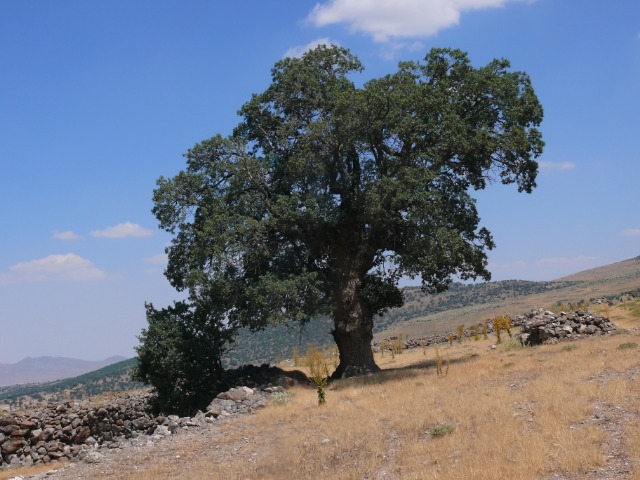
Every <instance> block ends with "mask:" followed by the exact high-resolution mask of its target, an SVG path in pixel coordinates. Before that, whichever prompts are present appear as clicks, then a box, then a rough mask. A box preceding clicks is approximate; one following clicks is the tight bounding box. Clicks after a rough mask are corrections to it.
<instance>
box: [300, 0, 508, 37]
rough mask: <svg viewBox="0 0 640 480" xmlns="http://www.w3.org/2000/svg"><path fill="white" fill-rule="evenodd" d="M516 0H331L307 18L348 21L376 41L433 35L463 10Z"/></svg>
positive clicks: (320, 21) (318, 22) (355, 30)
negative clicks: (400, 0) (399, 0)
mask: <svg viewBox="0 0 640 480" xmlns="http://www.w3.org/2000/svg"><path fill="white" fill-rule="evenodd" d="M510 1H517V0H430V1H427V0H403V1H402V2H398V1H397V0H329V1H327V2H324V3H318V4H316V6H315V7H314V9H313V10H312V11H311V13H310V14H309V15H308V17H307V20H308V21H309V22H310V23H312V24H313V25H315V26H318V27H324V26H327V25H333V24H338V23H345V24H347V25H348V28H349V30H350V31H351V32H353V33H364V34H367V35H370V36H371V37H372V38H373V40H374V41H376V42H388V41H391V40H393V39H400V38H420V37H426V36H433V35H435V34H437V33H438V32H439V31H441V30H443V29H445V28H448V27H452V26H455V25H457V24H458V23H459V22H460V16H461V14H462V13H463V12H465V11H469V10H480V9H485V8H497V7H502V6H504V5H505V4H506V3H508V2H510Z"/></svg>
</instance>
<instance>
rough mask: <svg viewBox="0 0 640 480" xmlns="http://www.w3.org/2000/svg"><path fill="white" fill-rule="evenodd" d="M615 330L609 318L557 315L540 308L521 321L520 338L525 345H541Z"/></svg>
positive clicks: (584, 313) (579, 313) (588, 315)
mask: <svg viewBox="0 0 640 480" xmlns="http://www.w3.org/2000/svg"><path fill="white" fill-rule="evenodd" d="M615 328H616V327H615V326H614V325H613V323H611V321H609V320H608V319H607V318H605V317H602V316H599V315H593V314H592V313H589V312H561V313H558V314H556V313H553V312H550V311H549V310H544V309H542V308H540V309H538V310H533V311H532V312H530V313H528V314H526V315H525V316H524V318H522V319H521V328H520V335H519V336H518V337H519V338H520V341H521V342H522V343H523V344H525V345H539V344H541V343H553V342H556V341H558V340H560V339H563V338H567V339H578V338H581V337H583V336H589V335H604V334H606V333H609V332H611V331H613V330H615Z"/></svg>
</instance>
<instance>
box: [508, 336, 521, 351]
mask: <svg viewBox="0 0 640 480" xmlns="http://www.w3.org/2000/svg"><path fill="white" fill-rule="evenodd" d="M522 348H524V345H523V344H522V342H521V341H520V340H516V339H514V338H510V339H509V340H507V341H506V342H504V350H505V352H509V351H511V350H520V349H522Z"/></svg>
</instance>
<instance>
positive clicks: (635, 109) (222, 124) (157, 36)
mask: <svg viewBox="0 0 640 480" xmlns="http://www.w3.org/2000/svg"><path fill="white" fill-rule="evenodd" d="M399 5H402V6H399ZM328 42H332V43H337V44H339V45H342V46H344V47H348V48H350V49H351V50H352V51H353V52H354V53H355V54H356V55H357V56H358V57H359V58H360V60H361V61H362V62H363V64H364V65H365V68H366V70H365V72H364V73H363V74H362V76H361V79H362V81H365V80H366V79H368V78H371V77H377V76H380V75H384V74H386V73H389V72H392V71H394V70H395V68H396V67H397V63H398V61H400V60H419V59H421V58H422V57H423V56H424V55H425V53H426V52H427V51H428V50H429V49H430V48H431V47H454V48H460V49H462V50H465V51H467V52H468V53H469V56H470V58H471V60H472V62H473V63H474V65H476V66H480V65H483V64H485V63H487V62H488V61H490V60H491V59H492V58H497V57H505V58H507V59H509V60H510V61H511V63H512V66H513V69H515V70H524V71H526V72H527V73H529V75H530V76H531V78H532V82H533V85H534V87H535V89H536V92H537V94H538V96H539V98H540V100H541V102H542V104H543V106H544V109H545V120H544V123H543V125H542V132H543V135H544V139H545V141H546V144H547V145H546V149H545V153H544V155H543V156H542V157H541V158H540V159H539V160H540V162H541V171H540V175H539V177H538V185H539V187H538V188H537V189H536V190H535V191H534V192H533V193H532V194H531V195H526V194H518V193H517V192H516V189H515V188H514V187H513V186H509V187H505V186H502V185H492V186H490V187H489V188H488V189H487V190H485V191H483V192H480V193H478V195H477V198H478V207H479V211H480V215H481V217H482V220H483V224H484V225H485V226H487V227H488V228H489V229H490V230H491V231H492V232H493V234H494V237H495V240H496V243H497V248H496V249H495V250H494V251H493V252H491V253H490V262H491V263H490V269H491V270H492V272H493V278H494V280H500V279H508V278H521V279H528V280H552V279H554V278H558V277H560V276H562V275H566V274H570V273H574V272H577V271H579V270H584V269H587V268H591V267H594V266H597V265H603V264H607V263H611V262H614V261H619V260H624V259H627V258H631V257H635V256H637V255H640V212H639V210H638V197H639V195H638V183H639V179H640V153H638V152H640V131H639V127H640V120H639V118H638V115H639V112H640V92H639V88H640V3H639V2H637V1H636V0H618V1H616V2H602V1H598V0H537V1H525V0H511V1H509V0H406V1H404V2H397V1H393V0H360V1H356V0H331V1H330V0H322V1H318V0H313V1H304V0H296V1H272V2H265V1H263V0H260V1H257V0H256V1H253V0H252V1H244V2H210V1H191V0H185V1H177V0H176V1H163V0H153V1H150V0H149V1H138V0H133V1H132V0H126V1H120V0H111V1H109V2H87V1H82V0H75V1H70V0H57V1H55V2H53V1H49V2H45V1H33V0H22V1H19V2H18V1H10V0H0V162H1V167H2V168H1V170H0V201H1V202H2V205H3V208H2V209H1V210H0V225H1V227H0V228H1V230H0V247H1V249H0V252H1V254H0V363H12V362H16V361H18V360H20V359H22V358H24V357H25V356H40V355H56V356H70V357H77V358H84V359H91V360H93V359H100V358H104V357H107V356H109V355H114V354H119V355H125V356H131V355H133V350H132V347H133V346H134V345H135V344H136V343H137V339H136V336H137V335H138V334H139V333H140V330H141V329H142V328H143V327H144V326H145V325H146V321H145V317H144V302H145V301H152V302H153V303H154V304H155V305H156V306H164V305H167V304H169V303H170V302H171V301H172V300H173V299H175V298H177V295H176V293H175V292H174V291H173V290H172V289H171V287H170V286H169V285H168V283H167V281H166V280H165V278H164V276H163V275H162V271H163V268H164V255H163V251H164V248H165V246H166V245H167V243H168V242H169V240H170V237H169V236H168V234H165V233H163V232H161V231H160V230H158V228H157V222H156V220H155V218H154V217H153V215H152V214H151V208H152V202H151V195H152V192H153V189H154V186H155V180H156V179H157V178H158V177H159V176H161V175H164V176H172V175H174V174H176V173H177V172H178V171H179V170H181V169H182V168H183V165H184V159H183V157H182V154H183V153H184V152H186V151H187V149H189V148H190V147H192V146H193V145H194V144H195V143H197V142H199V141H201V140H203V139H206V138H208V137H210V136H212V135H214V134H216V133H222V134H228V133H230V131H231V129H232V128H233V127H234V126H235V125H236V123H237V122H238V118H237V116H236V111H237V110H238V108H239V107H240V106H241V105H242V104H243V103H244V102H245V101H247V100H248V99H249V98H250V96H251V94H252V93H257V92H260V91H262V90H264V89H265V88H266V87H267V86H268V84H269V81H270V69H271V67H272V66H273V64H274V63H275V62H276V61H278V60H279V59H281V58H283V57H284V56H285V55H298V54H300V53H301V52H302V51H304V49H305V48H306V47H308V46H310V45H314V44H317V43H328Z"/></svg>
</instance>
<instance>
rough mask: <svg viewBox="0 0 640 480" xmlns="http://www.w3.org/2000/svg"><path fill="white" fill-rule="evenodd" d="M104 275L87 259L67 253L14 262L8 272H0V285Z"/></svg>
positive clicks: (101, 276)
mask: <svg viewBox="0 0 640 480" xmlns="http://www.w3.org/2000/svg"><path fill="white" fill-rule="evenodd" d="M106 277H107V274H106V273H105V272H103V271H102V270H100V269H99V268H97V267H95V266H94V265H93V263H91V262H90V261H89V260H87V259H85V258H82V257H80V256H79V255H76V254H75V253H67V254H62V255H49V256H48V257H44V258H38V259H35V260H30V261H27V262H21V263H16V264H15V265H13V266H12V267H10V268H9V271H8V272H6V273H0V285H8V284H15V283H29V282H42V281H47V280H54V281H65V282H87V281H96V280H102V279H105V278H106Z"/></svg>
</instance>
